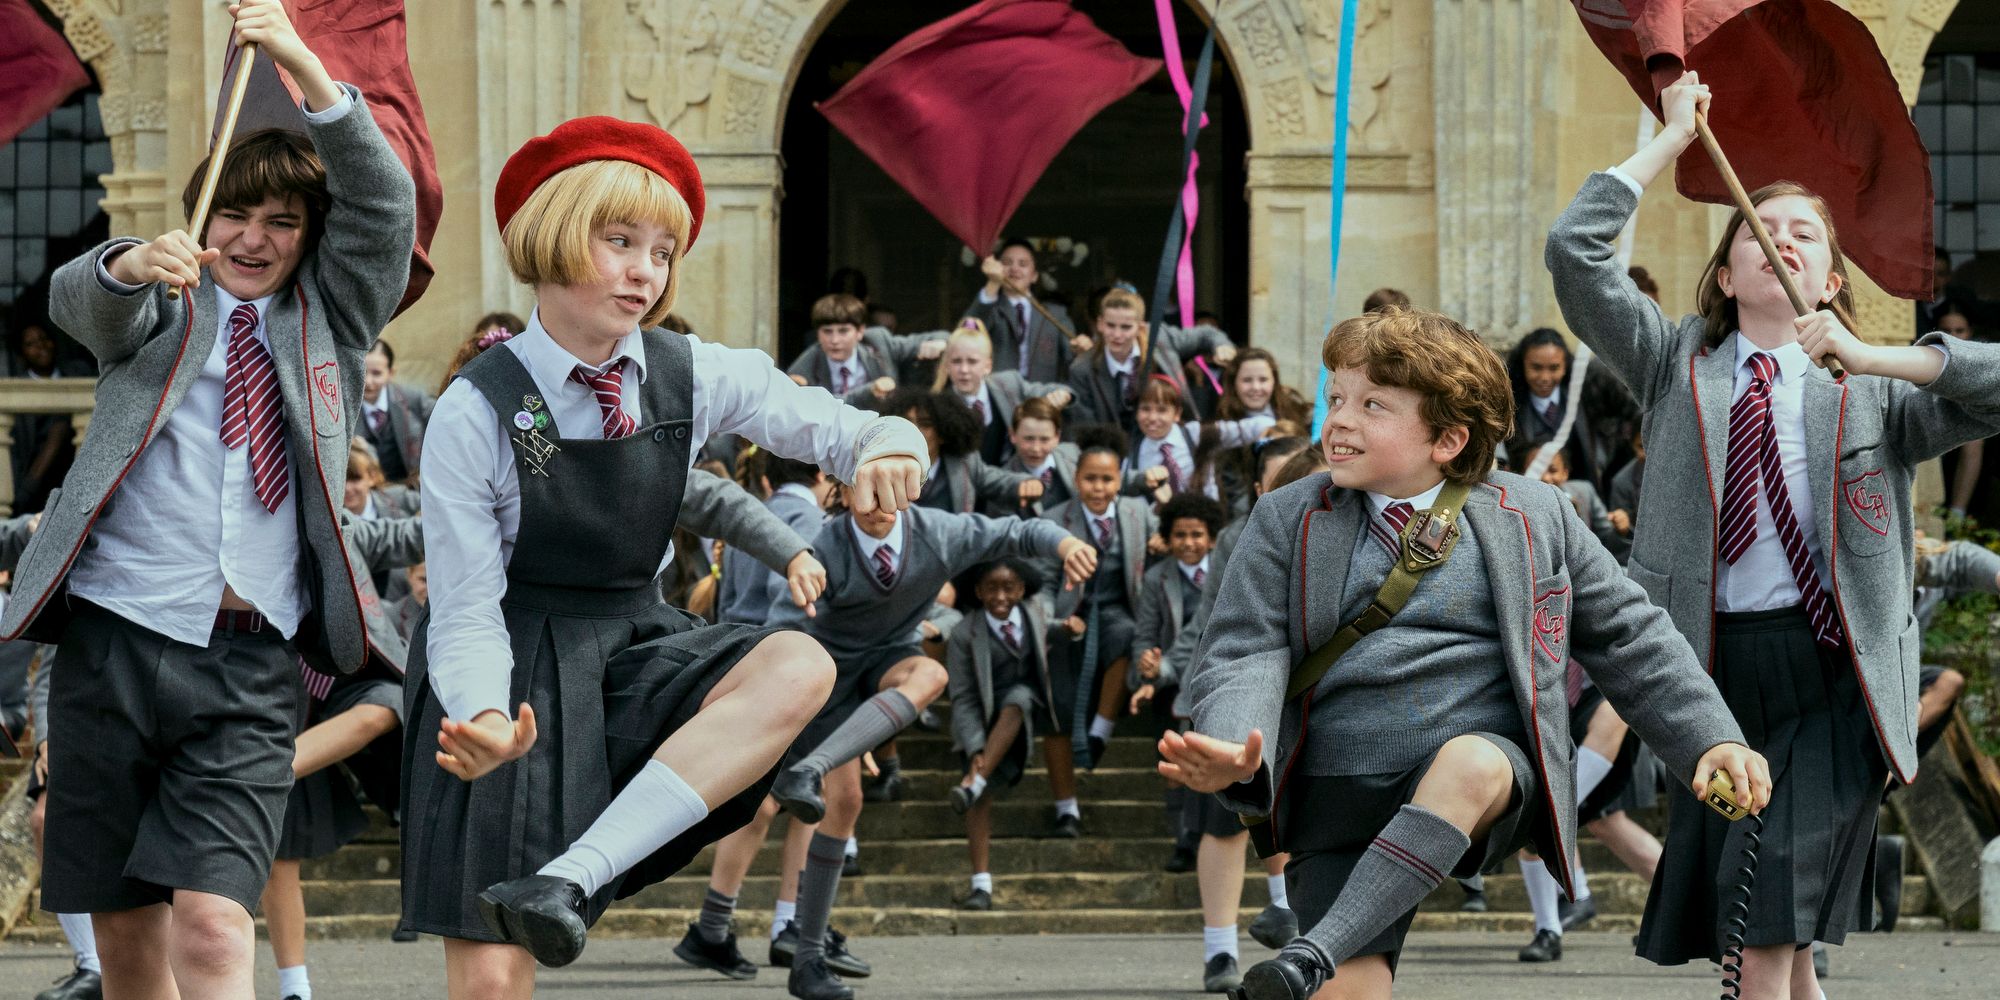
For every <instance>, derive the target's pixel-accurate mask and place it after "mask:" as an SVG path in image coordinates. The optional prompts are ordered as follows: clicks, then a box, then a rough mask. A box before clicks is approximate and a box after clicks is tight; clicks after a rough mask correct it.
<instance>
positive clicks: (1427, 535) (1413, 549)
mask: <svg viewBox="0 0 2000 1000" xmlns="http://www.w3.org/2000/svg"><path fill="white" fill-rule="evenodd" d="M1456 541H1458V525H1456V524H1454V523H1452V520H1451V518H1449V517H1445V516H1443V515H1441V514H1439V513H1437V512H1436V511H1432V510H1422V511H1418V512H1417V515H1416V516H1415V517H1414V518H1412V519H1411V521H1410V525H1409V527H1407V528H1405V529H1404V530H1403V560H1404V564H1405V565H1407V566H1408V567H1409V568H1410V569H1411V570H1412V571H1417V570H1424V569H1429V568H1430V567H1432V566H1435V565H1437V564H1438V563H1439V562H1442V561H1443V560H1444V557H1445V556H1446V555H1447V554H1448V553H1450V552H1451V546H1452V543H1453V542H1456Z"/></svg>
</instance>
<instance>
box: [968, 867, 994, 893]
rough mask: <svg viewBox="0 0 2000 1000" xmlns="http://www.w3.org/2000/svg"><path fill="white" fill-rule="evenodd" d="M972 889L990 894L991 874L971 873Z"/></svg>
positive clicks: (991, 885)
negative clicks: (982, 890)
mask: <svg viewBox="0 0 2000 1000" xmlns="http://www.w3.org/2000/svg"><path fill="white" fill-rule="evenodd" d="M972 887H973V888H974V889H984V890H986V891H987V893H989V894H991V893H992V892H993V873H992V872H973V873H972Z"/></svg>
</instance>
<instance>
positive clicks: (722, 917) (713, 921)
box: [694, 886, 736, 944]
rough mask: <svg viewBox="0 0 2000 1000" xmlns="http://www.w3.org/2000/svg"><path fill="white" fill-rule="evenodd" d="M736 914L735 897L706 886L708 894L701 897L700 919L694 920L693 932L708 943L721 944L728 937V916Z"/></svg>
mask: <svg viewBox="0 0 2000 1000" xmlns="http://www.w3.org/2000/svg"><path fill="white" fill-rule="evenodd" d="M735 915H736V897H735V896H725V895H723V894H722V893H719V892H716V891H715V887H714V886H709V887H708V895H706V896H703V897H702V898H701V919H700V920H698V921H696V923H695V925H694V927H695V932H696V933H698V934H700V935H701V939H702V940H703V941H707V942H708V943H709V944H721V943H722V942H723V941H725V940H727V939H728V938H729V918H730V917H732V916H735Z"/></svg>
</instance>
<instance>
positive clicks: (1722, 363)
mask: <svg viewBox="0 0 2000 1000" xmlns="http://www.w3.org/2000/svg"><path fill="white" fill-rule="evenodd" d="M1638 204H1639V199H1638V197H1637V196H1636V195H1634V194H1633V193H1632V189H1631V188H1629V187H1627V186H1626V185H1625V183H1624V182H1623V181H1620V180H1619V179H1617V178H1616V177H1613V176H1611V175H1610V174H1605V173H1596V174H1592V175H1591V176H1590V179H1589V180H1587V181H1585V182H1584V185H1583V190H1581V191H1579V192H1577V196H1576V200H1574V201H1572V202H1570V205H1569V208H1568V209H1567V210H1565V211H1564V212H1563V214H1562V216H1561V217H1560V218H1558V219H1557V220H1556V223H1555V228H1554V229H1552V230H1550V232H1549V242H1548V247H1547V249H1546V252H1545V258H1546V261H1547V264H1548V268H1549V273H1550V274H1551V275H1553V276H1554V278H1555V290H1556V303H1557V305H1559V306H1561V307H1562V314H1563V318H1564V319H1565V320H1566V321H1568V323H1569V326H1570V329H1571V330H1572V331H1574V332H1575V333H1576V335H1577V337H1578V338H1580V339H1581V340H1582V341H1583V342H1584V343H1586V344H1588V345H1590V348H1591V350H1593V351H1596V352H1597V354H1598V357H1599V358H1600V359H1602V360H1603V361H1604V363H1605V364H1607V365H1609V366H1610V368H1611V370H1612V371H1613V372H1615V373H1616V374H1617V375H1618V377H1619V379H1621V380H1622V381H1623V382H1624V383H1625V385H1626V386H1628V387H1629V388H1630V389H1631V390H1632V396H1633V398H1634V399H1636V400H1637V401H1638V403H1639V406H1640V408H1641V409H1643V410H1644V411H1645V414H1646V464H1647V469H1646V476H1645V479H1644V481H1643V483H1642V485H1641V486H1640V490H1639V498H1640V499H1639V504H1640V506H1641V507H1643V508H1644V509H1645V511H1646V516H1645V517H1643V518H1641V519H1639V521H1638V524H1637V525H1636V526H1635V528H1634V531H1633V536H1632V553H1631V556H1630V557H1629V558H1628V560H1627V562H1626V572H1627V573H1628V574H1630V575H1631V577H1632V580H1633V582H1635V583H1637V584H1638V585H1639V586H1641V587H1643V588H1645V591H1646V594H1647V596H1648V597H1650V598H1652V600H1653V603H1654V604H1657V605H1659V606H1660V607H1662V608H1665V609H1666V610H1667V613H1668V614H1670V615H1672V616H1673V620H1674V625H1675V627H1676V628H1678V629H1680V631H1681V634H1682V635H1684V636H1686V637H1687V639H1688V642H1689V643H1690V644H1691V645H1693V646H1694V649H1695V652H1696V653H1698V654H1700V655H1701V657H1702V659H1703V661H1704V662H1706V663H1707V664H1708V665H1709V668H1710V669H1711V670H1712V669H1714V638H1715V629H1714V620H1715V619H1714V616H1715V559H1716V554H1715V532H1716V527H1715V526H1716V524H1717V523H1718V522H1719V521H1720V503H1721V497H1722V475H1723V469H1724V467H1725V466H1726V465H1727V464H1728V458H1729V454H1728V452H1729V407H1730V403H1731V401H1732V398H1733V396H1734V394H1735V378H1736V376H1735V370H1734V369H1735V362H1736V351H1735V345H1734V344H1733V343H1731V342H1729V341H1728V340H1725V341H1723V343H1722V344H1720V345H1718V346H1716V347H1715V348H1713V349H1711V348H1709V347H1708V346H1707V345H1705V344H1704V343H1703V327H1702V318H1701V317H1700V316H1694V315H1690V316H1684V317H1682V318H1681V319H1680V320H1679V321H1678V322H1676V321H1674V320H1670V319H1668V318H1667V316H1666V314H1665V313H1663V312H1661V311H1660V307H1659V305H1658V304H1656V303H1655V302H1654V301H1653V300H1652V299H1650V298H1648V297H1646V296H1645V295H1644V294H1642V293H1641V292H1640V291H1639V289H1638V288H1637V286H1635V285H1633V284H1632V279H1630V278H1628V277H1626V275H1625V269H1624V267H1623V266H1622V265H1620V264H1619V263H1618V260H1617V255H1616V253H1615V252H1614V250H1613V246H1612V244H1613V243H1614V242H1616V240H1617V239H1618V232H1619V230H1620V229H1622V228H1623V227H1624V225H1625V220H1626V219H1628V218H1630V217H1631V215H1632V213H1633V211H1635V210H1636V209H1637V208H1638ZM1732 336H1735V335H1732ZM1922 343H1925V344H1931V345H1935V346H1937V347H1939V348H1942V349H1944V350H1945V351H1946V353H1947V355H1948V358H1947V360H1946V362H1945V366H1944V371H1943V372H1941V373H1940V374H1939V375H1938V377H1937V378H1936V379H1935V380H1934V381H1932V382H1931V384H1929V385H1927V386H1922V387H1919V386H1916V385H1912V384H1910V383H1909V382H1905V381H1902V380H1901V379H1891V378H1879V377H1875V376H1868V375H1849V376H1846V377H1844V378H1839V379H1836V378H1834V377H1832V376H1831V375H1828V374H1827V373H1826V372H1825V371H1824V370H1823V369H1820V368H1817V367H1815V368H1811V369H1809V370H1807V372H1806V376H1805V378H1806V382H1805V396H1804V408H1805V423H1806V428H1805V430H1806V434H1805V437H1806V443H1807V446H1808V448H1809V453H1808V455H1807V456H1806V457H1807V465H1808V468H1809V471H1810V473H1811V481H1812V517H1813V519H1814V521H1815V523H1816V525H1817V527H1818V531H1819V540H1820V546H1821V548H1822V549H1823V550H1824V555H1825V558H1826V562H1827V565H1828V566H1829V567H1830V573H1831V576H1832V578H1833V586H1832V588H1831V593H1832V596H1833V599H1834V602H1835V604H1836V605H1837V606H1838V609H1839V614H1840V620H1841V627H1842V630H1843V631H1844V632H1845V633H1846V634H1847V640H1848V645H1849V649H1850V652H1851V655H1852V659H1853V662H1854V670H1855V674H1856V676H1857V677H1858V678H1859V679H1860V682H1861V691H1862V694H1863V695H1864V696H1865V697H1866V700H1867V703H1868V713H1869V716H1870V718H1871V719H1873V721H1874V724H1875V733H1876V737H1877V739H1879V740H1880V742H1881V744H1882V753H1883V756H1884V757H1885V758H1887V759H1888V762H1889V766H1890V767H1891V768H1892V769H1893V770H1894V771H1895V773H1896V776H1897V777H1898V778H1899V779H1900V780H1902V781H1905V782H1908V781H1911V780H1913V779H1914V778H1915V777H1916V774H1917V743H1916V732H1917V657H1918V654H1919V653H1920V652H1921V646H1922V629H1921V628H1920V627H1919V626H1918V624H1917V622H1916V619H1915V618H1913V617H1912V616H1911V614H1910V580H1911V578H1912V576H1913V574H1914V572H1915V568H1916V567H1915V562H1914V557H1913V555H1912V553H1911V540H1912V536H1911V533H1910V514H1911V509H1912V508H1911V505H1910V484H1911V481H1912V479H1914V478H1915V476H1916V469H1917V464H1918V463H1919V462H1922V461H1924V460H1926V459H1931V458H1936V457H1937V456H1939V455H1941V454H1943V453H1945V452H1947V451H1949V450H1951V449H1953V448H1956V447H1958V446H1959V445H1961V444H1964V443H1965V442H1967V441H1971V440H1974V439H1977V438H1983V437H1987V436H1990V435H1992V434H1994V433H1995V432H2000V345H1995V344H1980V343H1974V342H1971V341H1958V340H1953V339H1951V338H1949V337H1945V336H1944V335H1942V334H1936V333H1933V334H1931V335H1929V336H1927V337H1925V338H1924V339H1923V341H1922Z"/></svg>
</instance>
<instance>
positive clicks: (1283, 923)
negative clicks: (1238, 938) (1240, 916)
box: [1250, 903, 1299, 950]
mask: <svg viewBox="0 0 2000 1000" xmlns="http://www.w3.org/2000/svg"><path fill="white" fill-rule="evenodd" d="M1298 936H1299V916H1298V914H1296V913H1293V912H1292V911H1291V909H1290V908H1289V907H1284V906H1279V905H1278V904H1276V903H1272V904H1271V905H1269V906H1266V907H1264V909H1263V912H1261V913H1259V914H1257V919H1255V920H1252V921H1250V937H1251V939H1252V940H1254V941H1256V942H1257V943H1258V944H1261V945H1263V946H1264V947H1266V948H1271V949H1274V950H1275V949H1278V948H1283V947H1284V946H1286V945H1288V944H1291V943H1292V939H1294V938H1296V937H1298Z"/></svg>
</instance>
